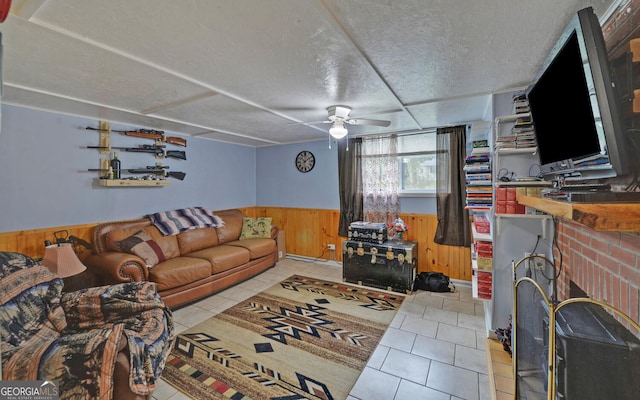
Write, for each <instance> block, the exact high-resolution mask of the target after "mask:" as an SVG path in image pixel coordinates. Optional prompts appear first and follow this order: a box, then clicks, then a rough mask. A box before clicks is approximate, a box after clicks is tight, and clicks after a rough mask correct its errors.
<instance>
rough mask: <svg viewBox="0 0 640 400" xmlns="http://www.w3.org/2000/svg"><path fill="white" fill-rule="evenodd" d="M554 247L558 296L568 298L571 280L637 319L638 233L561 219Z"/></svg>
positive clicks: (639, 296) (639, 314) (639, 282)
mask: <svg viewBox="0 0 640 400" xmlns="http://www.w3.org/2000/svg"><path fill="white" fill-rule="evenodd" d="M556 235H557V244H558V246H557V247H556V248H555V249H554V254H553V257H554V260H555V262H556V266H561V268H562V270H561V273H560V277H559V279H558V299H559V300H564V299H567V298H569V282H570V281H571V280H572V281H574V282H575V283H576V284H577V285H578V286H579V287H580V288H581V289H582V290H584V291H585V292H587V294H588V295H589V297H591V298H593V299H596V300H600V301H603V302H605V303H607V304H609V305H611V306H613V307H615V308H617V309H619V310H620V311H622V312H623V313H625V314H626V315H628V316H629V317H631V318H632V319H633V320H634V321H636V322H638V321H640V303H639V302H640V235H638V234H635V233H622V232H600V231H595V230H593V229H591V228H588V227H586V226H584V225H580V224H576V223H574V222H571V221H568V220H564V219H560V220H559V222H558V223H557V225H556Z"/></svg>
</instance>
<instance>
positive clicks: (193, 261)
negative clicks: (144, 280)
mask: <svg viewBox="0 0 640 400" xmlns="http://www.w3.org/2000/svg"><path fill="white" fill-rule="evenodd" d="M208 276H211V264H210V263H209V262H208V261H207V260H205V259H203V258H192V257H176V258H172V259H170V260H167V261H164V262H161V263H160V264H158V265H156V266H155V267H154V268H152V269H150V270H149V280H150V281H151V282H155V283H157V284H158V290H166V289H171V288H175V287H178V286H182V285H186V284H188V283H191V282H195V281H198V280H200V279H204V278H207V277H208Z"/></svg>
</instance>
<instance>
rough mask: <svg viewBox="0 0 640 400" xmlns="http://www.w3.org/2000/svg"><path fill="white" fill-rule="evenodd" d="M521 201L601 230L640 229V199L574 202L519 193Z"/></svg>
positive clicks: (627, 230)
mask: <svg viewBox="0 0 640 400" xmlns="http://www.w3.org/2000/svg"><path fill="white" fill-rule="evenodd" d="M517 200H518V203H520V204H523V205H525V206H528V207H533V208H535V209H537V210H540V211H543V212H546V213H548V214H551V215H554V216H558V217H562V218H566V219H568V220H571V221H574V222H577V223H579V224H582V225H585V226H588V227H589V228H592V229H595V230H597V231H617V232H640V203H570V202H568V201H564V200H555V199H547V198H542V197H533V196H526V195H518V198H517Z"/></svg>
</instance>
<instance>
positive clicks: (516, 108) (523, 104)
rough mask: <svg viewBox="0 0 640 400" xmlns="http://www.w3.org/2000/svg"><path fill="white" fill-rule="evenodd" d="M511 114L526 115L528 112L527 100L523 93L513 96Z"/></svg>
mask: <svg viewBox="0 0 640 400" xmlns="http://www.w3.org/2000/svg"><path fill="white" fill-rule="evenodd" d="M512 99H513V113H514V114H528V113H529V111H531V110H530V108H529V100H528V99H527V95H526V94H524V93H517V94H514V95H513V97H512Z"/></svg>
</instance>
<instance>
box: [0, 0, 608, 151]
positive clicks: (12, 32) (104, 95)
mask: <svg viewBox="0 0 640 400" xmlns="http://www.w3.org/2000/svg"><path fill="white" fill-rule="evenodd" d="M613 3H616V2H615V1H614V0H606V1H587V0H563V1H557V0H536V1H513V0H484V1H472V0H466V1H463V0H459V1H451V0H233V1H230V0H190V1H175V0H173V1H172V0H136V1H130V0H109V1H104V0H14V1H13V4H12V7H11V12H10V15H9V16H8V17H7V19H6V20H5V22H4V23H2V24H1V25H0V31H1V32H2V41H3V46H4V55H3V81H4V91H3V98H2V101H3V103H5V104H12V105H18V106H24V107H28V108H35V109H42V110H47V111H53V112H59V113H64V114H69V115H75V116H82V117H89V118H95V119H96V120H105V121H109V122H111V123H112V124H118V125H124V126H127V127H131V128H134V129H138V128H146V129H160V130H165V131H167V132H172V133H178V134H184V135H193V136H196V135H197V136H199V137H202V138H209V139H213V140H220V141H225V142H231V143H238V144H242V145H247V146H255V147H260V146H268V145H274V144H286V143H295V142H303V141H310V140H318V139H324V138H327V135H328V134H327V131H328V128H329V125H328V124H307V125H305V124H300V123H299V122H307V121H322V120H326V119H327V111H326V109H327V107H329V106H331V105H347V106H350V107H351V108H352V109H353V111H352V112H351V116H352V117H356V118H358V117H361V118H372V119H383V120H389V121H391V124H390V126H389V127H380V126H360V125H354V126H352V125H349V126H348V128H349V133H350V135H361V134H374V133H384V132H413V131H418V130H421V129H425V128H433V127H436V126H443V125H452V124H459V123H473V122H476V121H483V120H486V119H487V118H488V117H487V115H488V114H487V111H488V110H489V109H490V95H491V94H492V93H499V92H503V91H507V90H514V89H516V90H517V89H521V88H524V87H526V86H527V85H528V84H529V83H531V81H532V80H533V79H534V77H535V75H536V73H537V72H538V70H539V69H540V67H541V64H542V61H543V60H544V58H545V56H546V54H547V53H548V51H549V49H550V48H551V46H552V45H553V43H554V42H555V40H556V38H557V36H558V35H559V34H560V32H561V31H562V29H563V28H564V26H565V24H566V23H567V22H568V20H569V19H570V18H571V17H572V16H573V14H574V13H575V12H577V11H578V10H579V9H581V8H584V7H588V6H592V7H593V8H594V10H595V12H596V14H597V15H598V16H600V17H603V16H604V15H605V14H606V13H607V12H608V10H609V8H610V6H611V4H613ZM480 125H482V124H480ZM484 126H486V124H484Z"/></svg>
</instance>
